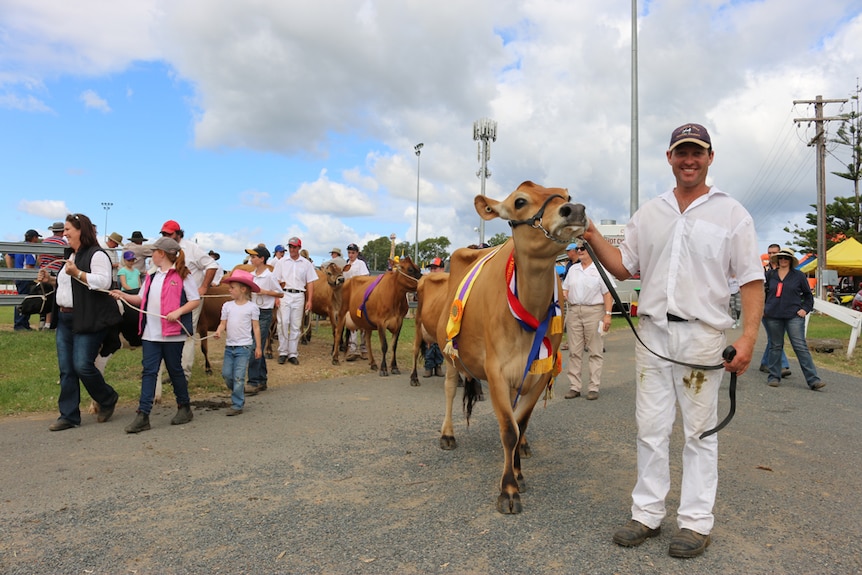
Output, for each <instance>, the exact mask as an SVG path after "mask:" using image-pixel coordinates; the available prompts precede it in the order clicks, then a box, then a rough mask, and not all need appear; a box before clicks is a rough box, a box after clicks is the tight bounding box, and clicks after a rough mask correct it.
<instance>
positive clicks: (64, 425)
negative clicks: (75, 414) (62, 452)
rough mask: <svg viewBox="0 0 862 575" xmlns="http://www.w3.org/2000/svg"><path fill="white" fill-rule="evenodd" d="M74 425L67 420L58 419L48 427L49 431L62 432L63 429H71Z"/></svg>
mask: <svg viewBox="0 0 862 575" xmlns="http://www.w3.org/2000/svg"><path fill="white" fill-rule="evenodd" d="M73 427H75V424H74V423H72V422H71V421H69V420H67V419H58V420H57V421H55V422H54V423H52V424H51V425H49V426H48V430H49V431H63V430H64V429H72V428H73Z"/></svg>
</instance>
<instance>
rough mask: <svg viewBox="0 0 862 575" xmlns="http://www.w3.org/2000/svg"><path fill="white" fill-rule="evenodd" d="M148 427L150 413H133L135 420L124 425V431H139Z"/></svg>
mask: <svg viewBox="0 0 862 575" xmlns="http://www.w3.org/2000/svg"><path fill="white" fill-rule="evenodd" d="M148 429H150V414H149V413H141V412H140V411H139V412H138V413H137V415H135V420H134V421H133V422H131V423H130V424H129V425H127V426H126V433H140V432H142V431H146V430H148Z"/></svg>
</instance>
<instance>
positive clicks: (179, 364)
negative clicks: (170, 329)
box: [138, 339, 191, 414]
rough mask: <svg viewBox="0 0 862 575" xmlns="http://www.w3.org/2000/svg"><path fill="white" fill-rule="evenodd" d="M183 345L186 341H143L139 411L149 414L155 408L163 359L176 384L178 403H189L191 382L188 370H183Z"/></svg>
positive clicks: (175, 393)
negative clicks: (157, 385)
mask: <svg viewBox="0 0 862 575" xmlns="http://www.w3.org/2000/svg"><path fill="white" fill-rule="evenodd" d="M183 345H185V342H184V341H169V342H165V341H148V340H146V339H145V340H143V341H141V350H142V352H141V367H142V368H143V375H142V376H141V399H140V401H139V402H138V411H140V412H141V413H147V414H149V413H150V411H152V409H153V401H154V399H155V397H156V380H157V379H158V376H159V369H160V368H161V365H162V360H164V361H165V369H167V371H168V374H169V375H170V376H171V385H173V386H174V395H175V396H176V398H177V405H178V406H179V405H189V403H191V400H190V398H189V382H188V380H187V379H186V372H184V371H183Z"/></svg>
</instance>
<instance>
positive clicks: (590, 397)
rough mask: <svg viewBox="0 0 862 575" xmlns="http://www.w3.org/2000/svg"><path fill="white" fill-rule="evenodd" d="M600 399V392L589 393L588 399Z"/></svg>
mask: <svg viewBox="0 0 862 575" xmlns="http://www.w3.org/2000/svg"><path fill="white" fill-rule="evenodd" d="M598 398H599V392H598V391H588V392H587V399H589V400H593V399H598Z"/></svg>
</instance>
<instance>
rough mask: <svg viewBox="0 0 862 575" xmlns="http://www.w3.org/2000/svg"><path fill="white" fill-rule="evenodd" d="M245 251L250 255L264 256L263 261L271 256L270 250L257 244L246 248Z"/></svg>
mask: <svg viewBox="0 0 862 575" xmlns="http://www.w3.org/2000/svg"><path fill="white" fill-rule="evenodd" d="M275 247H276V248H279V247H281V246H275ZM281 251H284V250H281ZM245 253H247V254H248V255H250V256H260V257H262V258H263V261H266V260H268V259H269V258H270V254H269V250H268V249H266V248H265V247H263V246H257V247H256V248H248V249H246V250H245Z"/></svg>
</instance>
